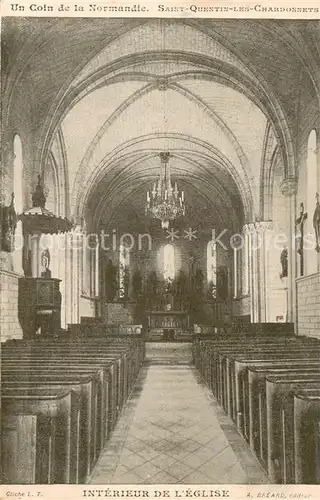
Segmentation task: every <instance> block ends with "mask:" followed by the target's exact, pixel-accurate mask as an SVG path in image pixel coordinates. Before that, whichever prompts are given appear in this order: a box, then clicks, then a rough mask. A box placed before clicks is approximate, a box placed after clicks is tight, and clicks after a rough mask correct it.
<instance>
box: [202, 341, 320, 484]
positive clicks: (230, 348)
mask: <svg viewBox="0 0 320 500" xmlns="http://www.w3.org/2000/svg"><path fill="white" fill-rule="evenodd" d="M193 349H194V353H193V355H194V362H195V365H196V367H197V368H198V369H199V370H200V373H201V376H202V378H203V379H204V381H205V382H206V384H207V386H208V387H209V388H210V389H211V391H212V393H213V395H214V397H215V398H216V399H217V401H218V402H219V403H220V405H221V406H222V407H223V409H224V410H225V412H226V413H227V414H228V415H229V416H230V418H231V419H232V420H233V421H234V422H235V424H236V426H237V429H238V431H239V433H240V434H241V435H242V436H243V437H244V439H245V440H246V441H247V443H248V445H249V446H250V448H251V450H252V452H253V453H254V454H255V455H256V457H257V459H258V460H259V461H260V463H261V465H262V467H263V468H264V470H265V471H266V473H267V474H268V477H269V479H270V482H271V483H273V484H320V341H319V340H317V339H315V338H311V337H299V336H277V337H272V336H270V337H264V336H262V337H257V336H252V337H250V336H241V335H238V336H235V335H233V336H232V335H229V336H217V337H215V338H210V339H207V340H205V339H201V337H199V336H198V337H196V338H195V340H194V345H193Z"/></svg>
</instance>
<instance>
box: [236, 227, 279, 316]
mask: <svg viewBox="0 0 320 500" xmlns="http://www.w3.org/2000/svg"><path fill="white" fill-rule="evenodd" d="M272 227H273V225H272V222H271V221H257V222H251V223H249V224H246V225H245V226H244V227H243V232H244V234H245V239H246V241H247V245H248V270H247V272H248V278H247V282H248V285H249V286H248V289H249V290H250V298H251V322H252V323H265V322H266V321H267V310H268V305H267V301H268V272H267V270H268V245H269V242H270V239H269V233H270V230H271V229H272Z"/></svg>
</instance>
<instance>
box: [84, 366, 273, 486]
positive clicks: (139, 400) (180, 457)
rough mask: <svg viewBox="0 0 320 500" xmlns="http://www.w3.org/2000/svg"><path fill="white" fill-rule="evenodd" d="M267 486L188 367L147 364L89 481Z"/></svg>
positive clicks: (205, 389)
mask: <svg viewBox="0 0 320 500" xmlns="http://www.w3.org/2000/svg"><path fill="white" fill-rule="evenodd" d="M88 482H89V483H92V484H93V483H94V484H110V483H113V484H128V483H130V484H161V483H168V484H170V483H171V484H173V483H182V484H259V483H260V484H266V483H268V480H267V477H266V476H265V475H264V473H263V471H262V469H261V467H260V465H259V464H258V463H257V461H256V460H255V458H254V457H253V456H252V455H251V453H250V451H249V450H248V448H247V445H246V444H245V443H244V441H243V440H242V438H241V437H240V436H239V434H238V433H237V432H236V430H235V427H234V424H233V423H232V422H231V421H230V420H229V418H228V417H226V415H225V414H224V413H223V411H222V410H221V409H220V407H219V406H218V405H217V403H216V402H215V400H214V398H213V397H212V396H211V394H210V392H209V390H208V389H207V388H206V387H205V386H204V385H203V383H202V382H201V381H200V380H199V378H198V376H197V372H196V371H195V370H194V368H192V367H189V366H161V365H156V366H152V365H151V366H148V367H147V366H146V367H144V368H143V370H142V372H141V374H140V377H139V380H138V383H137V385H136V388H135V390H134V391H133V394H132V396H131V398H130V399H129V401H128V403H127V405H126V407H125V408H124V411H123V414H122V416H121V418H120V420H119V422H118V425H117V427H116V429H115V431H114V433H113V435H112V437H111V439H110V441H109V442H108V444H107V446H106V448H105V450H104V451H103V453H102V454H101V457H100V459H99V461H98V463H97V465H96V467H95V469H94V471H93V473H92V476H91V478H90V479H89V481H88Z"/></svg>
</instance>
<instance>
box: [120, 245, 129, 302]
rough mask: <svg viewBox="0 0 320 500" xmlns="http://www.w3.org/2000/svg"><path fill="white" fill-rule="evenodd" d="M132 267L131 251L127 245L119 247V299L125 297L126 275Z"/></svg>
mask: <svg viewBox="0 0 320 500" xmlns="http://www.w3.org/2000/svg"><path fill="white" fill-rule="evenodd" d="M129 265H130V250H129V248H127V247H126V246H125V245H123V244H120V245H119V297H120V298H121V299H123V298H124V296H125V287H126V273H127V272H128V268H129Z"/></svg>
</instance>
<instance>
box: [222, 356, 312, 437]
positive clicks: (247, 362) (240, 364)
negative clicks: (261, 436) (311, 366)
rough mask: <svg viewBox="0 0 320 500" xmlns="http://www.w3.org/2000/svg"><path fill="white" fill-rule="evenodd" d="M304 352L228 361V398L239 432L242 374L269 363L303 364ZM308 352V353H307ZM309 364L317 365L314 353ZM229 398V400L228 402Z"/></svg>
mask: <svg viewBox="0 0 320 500" xmlns="http://www.w3.org/2000/svg"><path fill="white" fill-rule="evenodd" d="M306 352H307V351H304V350H302V349H301V350H300V351H296V352H281V351H279V352H277V353H271V352H269V353H268V352H266V353H262V354H258V355H255V354H253V353H252V354H251V355H248V356H244V357H241V356H239V357H236V358H235V359H233V360H230V363H229V367H230V372H229V373H230V378H231V382H230V384H229V387H230V389H231V393H230V394H231V396H230V398H232V399H233V403H232V404H233V405H234V408H235V411H234V413H235V415H236V425H237V428H238V430H239V431H241V430H242V429H243V423H244V421H243V411H244V409H245V407H244V405H243V406H242V405H241V401H242V398H243V395H244V392H243V386H242V381H243V379H244V373H245V370H246V369H247V367H248V366H263V364H265V365H267V364H270V363H271V362H272V363H274V362H277V363H278V364H280V365H281V364H282V365H283V364H284V363H285V362H288V363H291V364H294V363H296V362H298V363H299V362H301V361H302V362H303V361H305V359H306ZM308 352H309V351H308ZM309 360H310V362H313V363H315V364H317V363H318V362H319V354H318V353H317V352H315V353H314V354H313V357H309ZM230 398H229V400H230Z"/></svg>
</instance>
